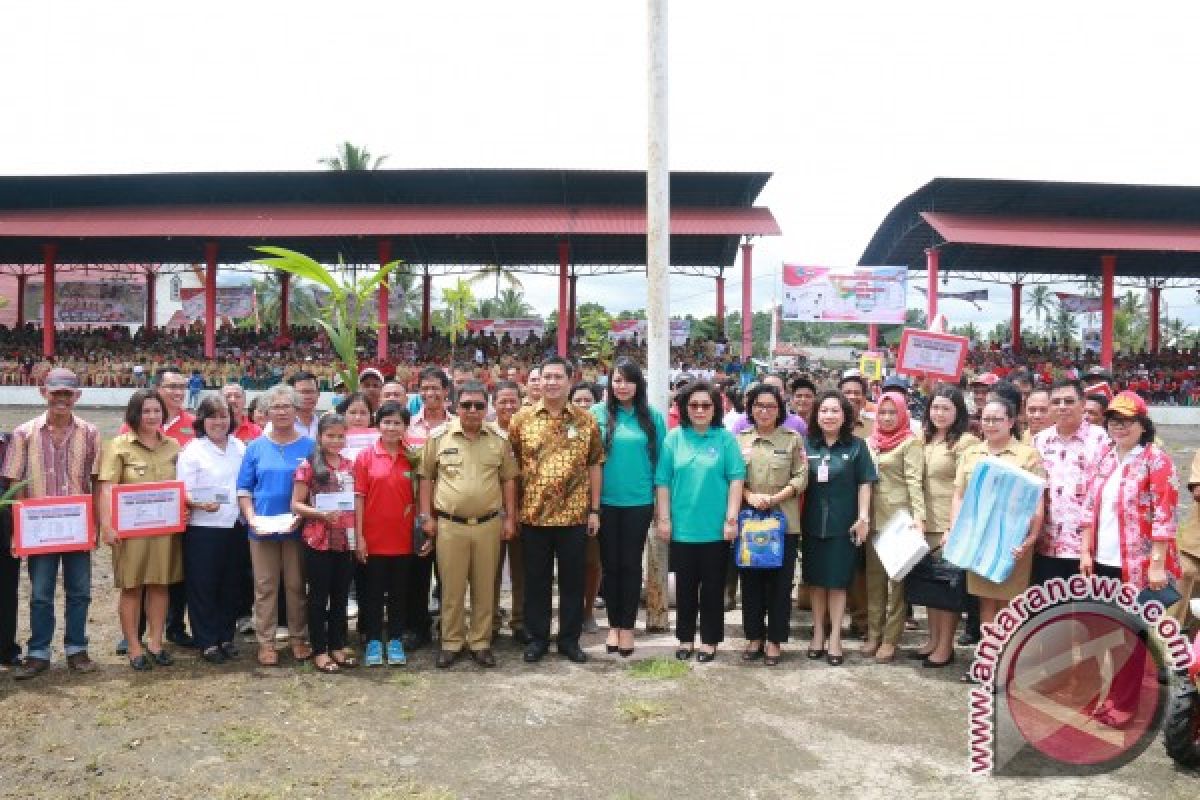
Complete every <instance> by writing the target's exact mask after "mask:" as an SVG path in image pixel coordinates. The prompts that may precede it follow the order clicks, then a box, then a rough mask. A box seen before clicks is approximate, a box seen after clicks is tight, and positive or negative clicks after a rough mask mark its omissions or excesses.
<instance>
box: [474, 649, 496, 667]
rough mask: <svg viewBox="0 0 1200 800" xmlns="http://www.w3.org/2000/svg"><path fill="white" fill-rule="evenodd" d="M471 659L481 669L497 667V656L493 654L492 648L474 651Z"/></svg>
mask: <svg viewBox="0 0 1200 800" xmlns="http://www.w3.org/2000/svg"><path fill="white" fill-rule="evenodd" d="M471 659H472V660H473V661H474V662H475V663H476V664H478V665H479V666H481V667H494V666H496V656H495V654H494V653H492V651H491V649H490V648H489V649H485V650H472V651H471Z"/></svg>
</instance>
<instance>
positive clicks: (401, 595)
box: [358, 555, 421, 642]
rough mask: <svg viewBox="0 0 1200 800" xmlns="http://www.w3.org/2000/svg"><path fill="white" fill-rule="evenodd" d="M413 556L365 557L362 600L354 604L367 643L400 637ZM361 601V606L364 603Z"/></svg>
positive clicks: (414, 558)
mask: <svg viewBox="0 0 1200 800" xmlns="http://www.w3.org/2000/svg"><path fill="white" fill-rule="evenodd" d="M419 561H421V559H419V558H416V557H415V556H371V555H369V556H367V586H366V597H360V598H359V600H358V616H359V622H360V624H361V625H362V635H363V636H365V637H366V639H367V641H368V642H370V641H375V640H378V641H387V640H390V639H399V638H400V637H401V636H403V635H404V624H405V623H404V620H405V616H404V606H405V601H406V599H407V598H408V597H409V596H410V594H409V592H408V589H407V585H408V583H409V582H410V580H411V578H412V573H413V571H414V565H415V564H416V563H417V562H419ZM364 601H365V602H364ZM385 608H386V611H387V636H384V624H383V623H384V617H383V615H384V611H385Z"/></svg>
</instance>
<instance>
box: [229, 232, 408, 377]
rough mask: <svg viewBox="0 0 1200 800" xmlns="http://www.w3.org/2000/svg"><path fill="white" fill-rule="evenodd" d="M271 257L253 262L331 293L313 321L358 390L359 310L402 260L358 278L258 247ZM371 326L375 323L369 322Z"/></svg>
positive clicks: (299, 256) (280, 250) (290, 252)
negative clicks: (327, 302)
mask: <svg viewBox="0 0 1200 800" xmlns="http://www.w3.org/2000/svg"><path fill="white" fill-rule="evenodd" d="M254 249H255V250H257V251H258V252H260V253H266V254H267V255H268V256H270V258H259V259H256V260H255V261H254V262H253V263H255V264H261V265H262V266H264V267H270V268H271V269H276V270H283V271H284V272H287V273H290V274H292V275H295V276H296V277H297V278H300V279H302V280H308V281H312V282H313V283H315V284H317V285H318V286H320V287H323V288H324V289H326V290H328V291H329V293H330V303H329V305H328V306H326V307H323V308H320V309H319V310H318V312H317V313H316V314H314V316H313V318H312V320H313V322H315V323H317V324H318V325H320V326H321V328H322V329H323V330H324V331H325V335H326V336H328V337H329V343H330V344H331V345H333V349H334V351H336V352H337V354H338V356H340V357H341V359H342V369H341V370H340V373H341V376H342V380H343V381H344V382H345V384H346V388H347V389H349V390H350V391H356V390H357V389H358V347H357V345H358V326H359V320H358V309H361V308H362V307H363V306H364V305H366V303H367V301H368V299H369V298H370V297H371V296H372V295H374V294H375V293H376V292H377V291H378V289H379V284H380V283H382V282H383V281H386V280H387V279H388V276H390V275H391V274H392V272H393V271H395V269H396V268H397V267H399V266H400V265H401V264H402V263H404V262H402V261H400V260H399V259H397V260H395V261H389V262H388V263H387V264H384V265H383V266H381V267H380V268H379V269H378V270H377V271H376V272H373V273H371V274H369V275H363V276H362V277H358V276H357V275H354V274H353V273H350V274H349V275H348V274H347V273H346V271H345V270H340V271H339V274H338V275H337V276H336V277H335V275H334V273H333V272H331V271H330V270H328V269H326V268H325V267H324V266H322V265H321V264H319V263H317V262H316V261H314V260H313V259H311V258H309V257H308V256H306V255H304V254H303V253H297V252H296V251H295V250H288V249H286V248H283V247H271V246H263V247H255V248H254ZM368 326H371V323H368Z"/></svg>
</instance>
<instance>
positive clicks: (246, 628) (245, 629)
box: [237, 617, 254, 636]
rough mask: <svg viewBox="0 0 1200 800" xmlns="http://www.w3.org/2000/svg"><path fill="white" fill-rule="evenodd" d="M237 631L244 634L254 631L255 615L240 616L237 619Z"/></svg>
mask: <svg viewBox="0 0 1200 800" xmlns="http://www.w3.org/2000/svg"><path fill="white" fill-rule="evenodd" d="M237 632H238V633H240V634H241V635H242V636H246V635H248V634H251V633H254V617H239V618H238V621H237Z"/></svg>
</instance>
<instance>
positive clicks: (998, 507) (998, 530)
mask: <svg viewBox="0 0 1200 800" xmlns="http://www.w3.org/2000/svg"><path fill="white" fill-rule="evenodd" d="M1045 486H1046V482H1045V481H1044V480H1042V479H1041V478H1039V477H1037V476H1036V475H1034V474H1032V473H1030V472H1026V471H1025V470H1023V469H1021V468H1020V467H1016V466H1013V465H1012V464H1009V463H1007V462H1005V461H1001V460H1000V459H998V458H993V457H985V458H982V459H980V460H979V463H978V464H977V465H976V467H975V469H974V470H973V471H972V472H971V480H970V481H969V482H968V483H967V489H966V491H965V492H963V502H962V506H961V507H960V509H959V512H958V518H957V519H955V520H954V526H953V527H952V528H951V529H950V536H949V539H948V541H947V542H946V547H945V548H944V550H943V551H942V555H943V557H944V558H945V559H946V560H947V561H949V562H950V563H951V564H954V565H955V566H958V567H962V568H963V569H965V570H970V571H971V572H974V573H975V574H976V575H979V576H981V577H983V578H986V579H987V580H989V581H992V582H993V583H1003V582H1004V581H1005V580H1006V579H1007V578H1008V576H1009V574H1010V573H1012V570H1013V566H1014V565H1015V561H1014V559H1013V556H1012V550H1013V548H1014V547H1016V546H1017V545H1019V544H1020V543H1021V542H1022V541H1023V540H1024V539H1025V536H1026V534H1027V533H1029V523H1030V521H1031V520H1032V519H1033V513H1034V511H1036V510H1037V506H1038V502H1039V501H1040V500H1041V497H1042V491H1043V490H1044V489H1045Z"/></svg>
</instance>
